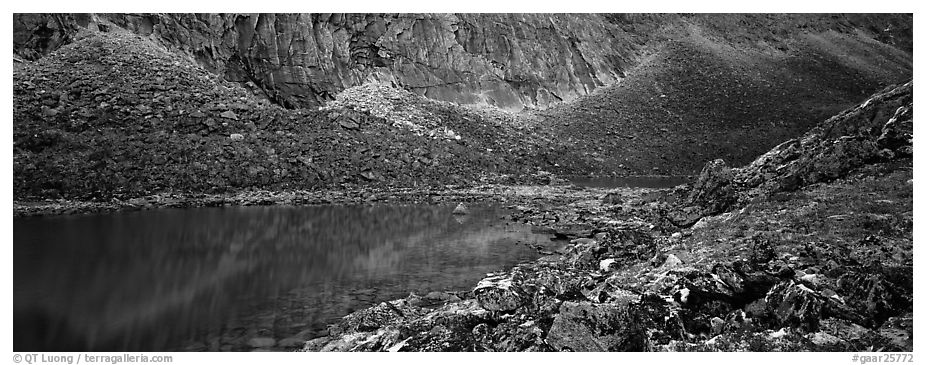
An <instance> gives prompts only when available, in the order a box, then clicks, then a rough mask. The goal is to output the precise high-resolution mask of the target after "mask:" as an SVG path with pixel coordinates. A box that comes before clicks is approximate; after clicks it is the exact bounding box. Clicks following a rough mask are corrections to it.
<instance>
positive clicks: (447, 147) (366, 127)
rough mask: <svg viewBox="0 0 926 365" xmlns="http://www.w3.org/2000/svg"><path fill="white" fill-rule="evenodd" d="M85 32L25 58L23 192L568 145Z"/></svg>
mask: <svg viewBox="0 0 926 365" xmlns="http://www.w3.org/2000/svg"><path fill="white" fill-rule="evenodd" d="M75 37H76V38H75V39H74V40H73V41H72V42H71V43H70V44H69V45H67V46H65V47H62V48H61V49H59V50H57V51H54V52H52V53H50V54H48V55H47V56H45V57H43V58H41V59H40V60H38V61H36V62H25V63H16V64H15V65H16V67H15V71H14V75H13V83H14V86H13V91H14V110H13V116H14V117H13V119H14V123H13V124H14V125H13V134H14V136H13V140H14V141H13V143H14V144H13V150H14V159H13V166H14V167H13V175H14V178H13V180H14V181H13V185H14V194H15V196H16V199H17V200H30V199H39V198H59V197H64V198H70V199H82V200H88V199H106V200H109V199H112V198H119V199H124V198H128V197H138V196H144V195H148V194H152V193H157V192H192V193H197V192H199V193H205V192H219V193H220V192H226V191H240V190H243V189H249V188H263V189H275V190H280V189H319V188H336V187H345V186H357V185H360V184H363V185H371V184H372V185H381V186H395V185H398V186H415V185H419V184H420V185H434V184H437V185H448V184H460V183H465V182H476V181H504V180H505V179H506V178H507V177H506V176H514V177H516V178H523V177H530V176H531V175H532V174H533V173H534V172H536V170H534V169H535V168H536V167H535V166H536V165H537V164H536V163H535V162H534V161H538V160H543V159H545V157H544V156H546V155H549V154H552V153H556V149H555V148H549V141H545V140H543V139H542V138H540V137H535V136H534V134H533V133H525V132H524V131H522V130H521V129H523V126H519V125H518V124H517V123H512V122H509V121H506V119H505V118H504V116H505V114H504V113H487V112H485V111H481V110H473V109H467V108H461V107H458V106H456V105H453V104H448V103H440V102H434V101H430V100H427V99H423V98H421V97H419V96H416V95H414V94H412V93H409V92H407V91H403V90H399V89H394V88H389V87H386V86H383V85H367V86H363V87H358V89H356V90H355V89H351V90H348V91H347V92H345V93H343V94H342V95H341V96H340V98H339V99H338V100H336V101H335V102H333V103H332V104H331V105H329V106H327V107H326V108H324V110H309V109H298V110H288V109H284V108H281V107H279V106H276V105H272V104H271V103H268V102H266V101H262V100H260V99H255V98H254V97H253V95H252V94H250V93H249V92H248V91H246V90H245V89H243V88H242V87H241V86H240V85H239V84H236V83H231V82H228V81H225V80H222V79H221V78H219V77H218V76H216V75H214V74H212V73H210V72H208V71H206V70H204V69H202V68H201V67H199V66H198V65H197V64H195V63H193V62H191V61H189V60H186V59H183V58H178V57H176V55H175V54H173V53H171V52H169V51H167V50H166V49H165V48H164V47H162V46H160V45H157V44H155V43H153V42H151V41H150V40H148V39H146V38H144V37H141V36H138V35H135V34H132V33H130V32H125V31H116V30H113V31H111V32H91V31H84V32H81V33H78V35H76V36H75ZM370 92H375V93H376V94H377V97H376V98H372V99H371V98H369V95H368V94H369V93H370ZM403 108H404V109H403ZM409 108H411V109H412V110H414V112H413V113H412V112H410V111H408V110H407V109H409ZM511 141H520V143H516V144H513V143H511ZM540 146H543V148H541V147H540ZM565 155H568V154H565Z"/></svg>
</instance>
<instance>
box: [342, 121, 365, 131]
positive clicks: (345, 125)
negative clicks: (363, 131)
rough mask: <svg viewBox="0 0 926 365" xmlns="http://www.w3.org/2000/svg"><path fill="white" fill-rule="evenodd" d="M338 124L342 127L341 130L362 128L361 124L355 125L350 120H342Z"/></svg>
mask: <svg viewBox="0 0 926 365" xmlns="http://www.w3.org/2000/svg"><path fill="white" fill-rule="evenodd" d="M338 124H339V125H340V126H341V128H344V129H357V128H360V125H359V124H357V123H354V122H353V121H350V120H341V121H340V122H338Z"/></svg>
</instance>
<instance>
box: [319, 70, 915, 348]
mask: <svg viewBox="0 0 926 365" xmlns="http://www.w3.org/2000/svg"><path fill="white" fill-rule="evenodd" d="M912 112H913V110H912V83H907V84H903V85H900V86H897V87H892V88H889V89H886V90H884V91H883V92H880V93H878V94H876V95H874V96H873V97H871V98H870V99H869V100H867V101H865V102H864V103H862V104H861V105H858V106H857V107H855V108H852V109H849V110H846V111H844V112H843V113H840V114H839V115H836V116H834V117H833V118H831V119H829V120H827V121H825V122H823V123H821V124H819V125H818V126H817V127H816V128H814V129H813V130H812V131H810V132H809V133H807V134H805V135H804V136H803V137H801V138H799V139H795V140H792V141H789V142H786V143H784V144H782V145H780V146H778V147H776V148H775V149H773V150H771V151H769V152H768V153H766V154H764V155H763V156H762V157H760V158H758V159H756V160H755V161H754V162H752V163H751V164H750V165H748V166H746V167H743V168H741V169H732V170H731V169H729V168H726V167H724V165H723V163H722V162H715V163H711V164H709V165H708V166H706V167H705V168H704V172H703V173H702V175H701V178H700V179H699V181H698V182H697V183H695V184H694V185H693V186H692V187H691V188H676V189H672V190H663V191H644V192H642V193H641V192H640V190H630V191H624V190H620V189H614V190H609V191H600V193H606V194H601V195H602V196H603V198H601V199H588V196H587V195H576V196H575V198H574V199H573V200H572V201H568V202H567V204H562V205H557V206H554V207H550V206H544V203H527V204H526V205H519V206H516V207H513V208H514V209H516V210H517V213H515V214H513V218H514V219H516V220H520V221H525V222H530V223H532V224H536V225H542V226H549V227H550V229H552V230H553V231H554V232H556V233H557V234H558V235H561V236H565V237H569V238H573V239H572V240H571V241H570V242H569V244H568V245H566V247H565V249H564V250H562V251H560V252H559V253H558V255H551V256H549V257H546V258H543V259H541V260H538V261H536V262H531V263H525V264H521V265H518V266H516V267H515V268H513V269H511V270H508V271H503V272H496V273H490V274H488V275H486V277H485V278H484V279H483V280H482V281H480V282H479V283H478V284H475V286H474V287H473V289H472V290H471V291H469V292H463V293H454V295H453V296H444V297H440V296H434V297H432V296H430V295H429V296H427V297H421V296H417V295H414V294H412V295H410V296H409V297H407V298H404V299H397V300H393V301H390V302H385V303H381V304H379V305H377V306H374V307H371V308H367V309H363V310H360V311H357V312H355V313H353V314H350V315H348V316H346V317H344V318H343V319H342V320H341V321H340V322H339V323H337V324H335V325H333V326H331V327H330V331H329V336H326V337H320V338H317V339H314V340H311V341H309V342H308V343H307V344H306V347H305V349H306V350H307V351H859V352H861V351H911V350H912V349H913V347H912V346H913V337H912V335H913V234H912V232H913V187H912V180H911V179H912V169H913V161H912V155H911V153H912V149H911V147H912V144H911V142H912ZM678 196H682V197H683V198H682V199H681V200H678V201H676V199H677V198H676V197H678ZM693 204H694V205H697V206H698V209H699V210H698V212H699V213H709V214H716V213H719V212H726V213H724V214H722V215H719V216H710V217H707V218H700V220H699V221H698V222H697V224H695V225H694V226H692V227H690V228H678V227H677V226H675V225H674V224H676V223H679V222H678V221H677V220H676V219H675V217H673V213H672V211H673V210H672V208H673V207H689V206H692V205H693ZM666 213H668V214H666ZM666 216H668V219H666Z"/></svg>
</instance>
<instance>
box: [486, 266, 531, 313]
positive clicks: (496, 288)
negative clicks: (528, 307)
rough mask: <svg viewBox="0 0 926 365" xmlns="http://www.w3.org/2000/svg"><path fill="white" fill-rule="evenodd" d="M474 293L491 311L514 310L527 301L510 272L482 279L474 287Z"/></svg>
mask: <svg viewBox="0 0 926 365" xmlns="http://www.w3.org/2000/svg"><path fill="white" fill-rule="evenodd" d="M473 294H474V295H475V297H476V300H477V301H478V302H479V306H480V307H482V308H483V309H485V310H487V311H490V312H507V311H512V310H515V309H517V308H518V307H520V306H521V305H523V304H524V303H525V302H526V298H525V297H524V295H523V294H522V293H520V292H519V290H518V288H517V287H516V285H515V283H514V281H513V278H512V276H511V275H510V274H509V275H496V276H489V277H486V278H485V279H482V280H481V281H479V284H477V285H476V288H475V289H473Z"/></svg>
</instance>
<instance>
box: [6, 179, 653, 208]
mask: <svg viewBox="0 0 926 365" xmlns="http://www.w3.org/2000/svg"><path fill="white" fill-rule="evenodd" d="M622 190H626V191H633V190H635V189H634V188H624V189H622ZM643 190H647V189H643ZM600 191H601V189H594V188H582V187H576V186H574V185H569V184H564V183H563V182H562V181H559V182H556V183H554V184H551V185H500V184H486V185H474V186H466V187H463V186H460V187H457V186H452V185H450V186H445V187H443V188H391V189H390V188H370V187H362V188H356V189H343V190H317V191H311V190H290V191H274V190H251V191H244V192H238V193H229V194H203V193H162V194H154V195H149V196H144V197H139V198H132V199H125V200H119V199H112V200H110V201H80V200H67V199H46V200H42V201H14V202H13V216H14V217H32V216H53V215H69V214H98V213H109V212H117V211H134V210H149V209H159V208H196V207H231V206H252V205H279V206H309V205H325V204H336V205H363V204H458V203H473V202H474V203H494V204H504V205H512V204H523V203H526V202H529V201H532V200H536V199H543V200H545V201H548V202H551V203H555V202H561V201H566V200H568V199H575V198H581V197H591V196H595V195H596V194H601V192H600Z"/></svg>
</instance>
